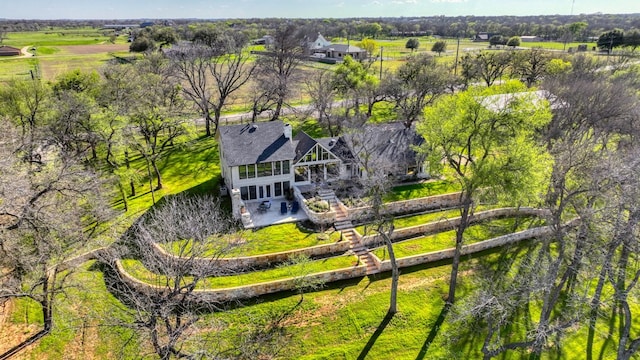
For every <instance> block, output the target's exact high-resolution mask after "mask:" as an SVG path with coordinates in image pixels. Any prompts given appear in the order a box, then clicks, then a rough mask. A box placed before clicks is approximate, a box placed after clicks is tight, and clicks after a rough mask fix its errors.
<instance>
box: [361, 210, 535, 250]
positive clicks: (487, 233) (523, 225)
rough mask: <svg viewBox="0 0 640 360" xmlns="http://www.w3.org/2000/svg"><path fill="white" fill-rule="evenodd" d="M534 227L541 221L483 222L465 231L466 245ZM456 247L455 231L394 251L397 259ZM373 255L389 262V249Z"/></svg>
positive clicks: (398, 245)
mask: <svg viewBox="0 0 640 360" xmlns="http://www.w3.org/2000/svg"><path fill="white" fill-rule="evenodd" d="M532 226H541V220H538V219H535V218H518V219H513V218H508V219H498V220H491V221H487V222H483V223H480V224H477V225H471V226H470V227H469V228H467V230H466V231H465V237H464V239H465V240H464V243H465V244H467V245H468V244H473V243H476V242H479V241H484V240H489V239H492V238H494V237H498V236H502V235H506V234H509V233H512V232H515V231H520V230H524V229H528V228H530V227H532ZM455 245H456V232H455V230H451V231H445V232H441V233H438V234H434V235H429V236H421V237H418V238H414V239H411V240H405V241H401V242H397V243H395V244H394V245H393V250H394V252H395V255H396V257H397V258H402V257H406V256H413V255H419V254H424V253H428V252H432V251H438V250H444V249H449V248H453V247H455ZM373 253H374V254H375V255H376V256H377V257H379V258H380V259H381V260H387V259H388V255H387V248H386V247H380V248H377V249H375V250H374V251H373Z"/></svg>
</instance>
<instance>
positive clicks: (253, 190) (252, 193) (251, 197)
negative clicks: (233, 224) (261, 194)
mask: <svg viewBox="0 0 640 360" xmlns="http://www.w3.org/2000/svg"><path fill="white" fill-rule="evenodd" d="M257 198H258V197H257V194H256V186H255V185H251V186H249V200H255V199H257Z"/></svg>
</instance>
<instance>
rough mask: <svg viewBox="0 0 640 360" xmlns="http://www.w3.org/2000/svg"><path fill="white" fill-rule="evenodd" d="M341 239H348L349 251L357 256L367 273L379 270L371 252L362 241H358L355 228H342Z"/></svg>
mask: <svg viewBox="0 0 640 360" xmlns="http://www.w3.org/2000/svg"><path fill="white" fill-rule="evenodd" d="M342 239H343V240H346V241H349V243H350V246H349V247H350V248H351V251H352V252H353V253H354V254H355V255H356V256H357V257H358V260H359V261H360V262H361V263H362V264H364V265H366V267H367V275H372V274H376V273H378V272H379V271H380V269H379V267H378V264H377V263H376V261H375V259H374V258H373V254H371V252H369V249H367V248H366V247H365V246H364V245H362V242H360V235H359V234H358V233H357V232H356V231H355V229H346V230H342Z"/></svg>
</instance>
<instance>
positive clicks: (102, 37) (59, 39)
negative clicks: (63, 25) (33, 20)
mask: <svg viewBox="0 0 640 360" xmlns="http://www.w3.org/2000/svg"><path fill="white" fill-rule="evenodd" d="M112 33H113V31H112V30H100V29H94V28H82V29H52V30H46V31H24V32H9V33H7V38H6V39H4V41H3V43H4V44H5V45H10V46H15V47H23V46H35V47H39V46H61V45H94V44H102V43H106V42H108V41H109V36H110V35H111V34H112Z"/></svg>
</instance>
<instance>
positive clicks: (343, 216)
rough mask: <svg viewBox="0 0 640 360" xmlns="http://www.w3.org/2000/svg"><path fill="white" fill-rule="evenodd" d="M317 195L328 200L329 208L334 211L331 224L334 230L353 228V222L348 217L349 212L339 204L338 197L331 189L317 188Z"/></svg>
mask: <svg viewBox="0 0 640 360" xmlns="http://www.w3.org/2000/svg"><path fill="white" fill-rule="evenodd" d="M318 196H320V198H321V199H322V200H325V201H326V202H328V203H329V207H330V209H331V210H333V211H335V212H336V221H335V222H334V224H333V226H334V227H335V229H336V230H346V229H351V228H353V223H352V222H351V220H350V219H349V214H348V213H347V211H346V209H345V208H344V207H343V206H340V204H339V203H338V198H337V197H336V194H335V193H334V192H333V190H330V189H320V190H318Z"/></svg>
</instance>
